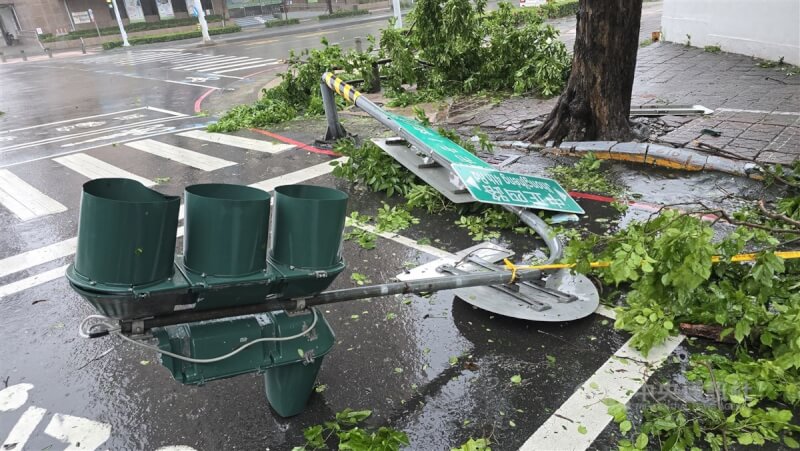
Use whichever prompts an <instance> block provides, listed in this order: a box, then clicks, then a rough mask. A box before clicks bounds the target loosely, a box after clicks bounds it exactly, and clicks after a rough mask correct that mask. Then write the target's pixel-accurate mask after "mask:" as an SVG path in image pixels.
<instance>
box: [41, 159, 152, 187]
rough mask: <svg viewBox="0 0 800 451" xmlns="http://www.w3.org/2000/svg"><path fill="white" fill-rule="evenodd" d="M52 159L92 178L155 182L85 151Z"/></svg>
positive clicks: (143, 182) (145, 182)
mask: <svg viewBox="0 0 800 451" xmlns="http://www.w3.org/2000/svg"><path fill="white" fill-rule="evenodd" d="M53 161H55V162H56V163H59V164H62V165H64V166H66V167H68V168H70V169H72V170H73V171H75V172H77V173H78V174H81V175H83V176H84V177H87V178H89V179H92V180H94V179H102V178H123V179H132V180H136V181H137V182H139V183H141V184H142V185H144V186H153V185H155V184H156V183H155V182H154V181H152V180H148V179H146V178H144V177H139V176H138V175H136V174H133V173H131V172H128V171H126V170H124V169H121V168H118V167H116V166H114V165H111V164H108V163H106V162H105V161H102V160H98V159H97V158H95V157H92V156H89V155H86V154H85V153H76V154H73V155H69V156H66V157H59V158H53Z"/></svg>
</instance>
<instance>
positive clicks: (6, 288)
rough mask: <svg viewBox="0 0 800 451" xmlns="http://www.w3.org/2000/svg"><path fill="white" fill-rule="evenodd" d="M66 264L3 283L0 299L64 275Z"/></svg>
mask: <svg viewBox="0 0 800 451" xmlns="http://www.w3.org/2000/svg"><path fill="white" fill-rule="evenodd" d="M67 266H68V265H64V266H59V267H58V268H54V269H51V270H49V271H45V272H42V273H39V274H36V275H35V276H30V277H26V278H24V279H20V280H17V281H16V282H11V283H9V284H7V285H3V286H2V287H0V299H3V298H4V297H6V296H10V295H12V294H14V293H19V292H20V291H25V290H27V289H29V288H33V287H35V286H38V285H41V284H43V283H47V282H50V281H51V280H56V279H59V278H61V277H64V274H66V271H67Z"/></svg>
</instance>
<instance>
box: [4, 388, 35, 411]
mask: <svg viewBox="0 0 800 451" xmlns="http://www.w3.org/2000/svg"><path fill="white" fill-rule="evenodd" d="M32 389H33V384H26V383H22V384H14V385H12V386H10V387H6V388H4V389H2V390H0V412H10V411H12V410H17V409H19V408H20V407H22V406H24V405H25V403H26V402H28V392H29V391H31V390H32Z"/></svg>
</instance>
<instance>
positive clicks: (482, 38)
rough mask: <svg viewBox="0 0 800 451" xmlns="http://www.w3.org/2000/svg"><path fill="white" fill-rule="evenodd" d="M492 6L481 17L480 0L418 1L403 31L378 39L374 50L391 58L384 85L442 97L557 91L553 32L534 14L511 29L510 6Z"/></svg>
mask: <svg viewBox="0 0 800 451" xmlns="http://www.w3.org/2000/svg"><path fill="white" fill-rule="evenodd" d="M498 6H499V9H498V10H497V11H495V12H493V13H491V14H487V13H486V12H485V7H486V2H485V1H483V0H482V1H477V2H475V3H472V2H470V1H469V0H446V1H444V2H441V1H439V0H419V1H418V2H417V3H416V6H415V8H414V10H413V11H412V12H411V14H410V17H409V19H408V22H409V23H410V24H412V25H411V26H410V28H409V30H404V29H400V30H398V29H394V28H390V29H387V30H384V32H383V34H382V36H381V40H380V44H381V50H382V51H383V52H385V54H386V56H387V57H389V58H391V59H392V64H391V65H389V66H388V67H387V68H386V73H387V75H388V78H389V80H388V82H387V85H388V86H389V88H390V89H391V90H393V91H394V92H395V93H402V92H403V91H404V89H403V85H409V84H411V85H414V84H416V85H417V86H418V87H421V88H423V89H424V90H426V91H431V92H433V93H438V94H441V95H450V94H462V93H466V94H469V93H475V92H479V91H513V92H516V93H523V92H536V93H538V94H541V95H543V96H552V95H554V94H557V93H558V92H559V91H560V90H561V89H562V88H563V86H564V82H565V81H566V79H567V75H568V70H569V57H568V55H567V50H566V47H565V46H564V44H563V43H562V42H561V41H559V40H558V32H557V31H556V30H555V29H554V28H553V27H551V26H549V25H546V24H544V22H543V17H542V15H541V14H535V13H526V14H525V16H524V17H525V18H526V19H527V20H526V21H525V22H524V23H522V24H521V26H518V22H519V14H514V13H513V9H512V7H511V5H510V4H508V3H500V4H499V5H498ZM419 62H422V64H420V63H419Z"/></svg>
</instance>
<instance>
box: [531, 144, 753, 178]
mask: <svg viewBox="0 0 800 451" xmlns="http://www.w3.org/2000/svg"><path fill="white" fill-rule="evenodd" d="M541 151H542V153H549V154H554V155H567V156H583V155H585V154H587V153H589V152H592V153H594V154H595V155H596V156H597V158H599V159H601V160H614V161H624V162H628V163H641V164H647V165H653V166H659V167H662V168H668V169H680V170H683V171H691V172H697V171H718V172H724V173H726V174H732V175H737V176H740V177H747V178H752V179H756V180H759V179H761V178H762V175H761V174H762V171H761V167H762V165H760V164H758V163H755V162H752V161H744V160H734V159H732V158H726V157H721V156H717V155H711V154H708V153H705V152H701V151H698V150H695V149H689V148H686V147H669V146H664V145H661V144H652V143H640V142H617V141H571V142H570V141H564V142H562V143H561V144H559V145H558V146H555V145H554V143H553V142H552V141H549V142H547V144H546V145H545V147H544V149H542V150H541Z"/></svg>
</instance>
